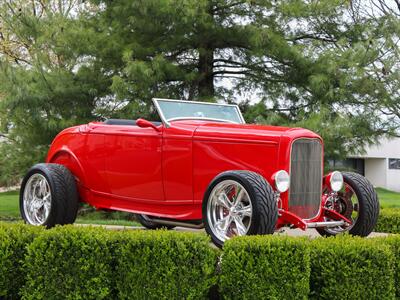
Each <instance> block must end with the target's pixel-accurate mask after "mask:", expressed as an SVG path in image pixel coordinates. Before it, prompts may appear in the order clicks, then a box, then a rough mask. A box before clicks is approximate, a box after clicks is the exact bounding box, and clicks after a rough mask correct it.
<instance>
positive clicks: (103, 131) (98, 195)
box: [46, 120, 347, 229]
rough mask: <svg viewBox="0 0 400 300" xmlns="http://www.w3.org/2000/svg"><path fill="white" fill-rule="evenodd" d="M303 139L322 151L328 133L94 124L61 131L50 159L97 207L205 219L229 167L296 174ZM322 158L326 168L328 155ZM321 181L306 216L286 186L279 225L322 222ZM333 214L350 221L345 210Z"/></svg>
mask: <svg viewBox="0 0 400 300" xmlns="http://www.w3.org/2000/svg"><path fill="white" fill-rule="evenodd" d="M299 139H311V140H315V141H318V143H321V149H322V139H321V138H320V137H319V136H318V135H317V134H315V133H313V132H311V131H309V130H306V129H302V128H286V127H275V126H260V125H247V124H231V123H221V122H212V121H207V120H177V121H172V122H171V123H170V126H169V127H167V126H164V125H162V124H160V125H158V126H154V128H153V127H143V126H130V125H108V124H105V123H101V122H93V123H89V124H86V125H81V126H76V127H72V128H68V129H66V130H64V131H62V132H61V133H60V134H59V135H58V136H57V137H56V138H55V140H54V141H53V143H52V145H51V147H50V150H49V152H48V156H47V160H46V162H48V163H57V164H61V165H64V166H66V167H67V168H68V169H69V170H70V171H71V172H72V173H73V175H74V176H75V178H76V181H77V185H78V191H79V196H80V201H83V202H87V203H89V204H90V205H93V206H94V207H96V208H99V209H111V210H120V211H127V212H132V213H138V214H145V215H149V216H156V217H161V218H169V219H175V220H181V221H184V220H201V219H202V202H203V197H204V194H205V192H206V190H207V187H208V185H209V184H210V182H212V180H213V178H215V177H216V176H217V175H218V174H220V173H221V172H223V171H226V170H249V171H254V172H256V173H258V174H261V175H262V176H263V177H264V178H265V179H267V181H269V183H270V184H271V186H273V187H274V185H273V174H274V173H275V172H276V171H278V170H286V171H287V172H288V173H290V172H291V170H290V168H291V149H292V145H293V143H294V141H296V140H299ZM321 151H322V150H321ZM322 155H323V153H321V156H322ZM320 161H321V174H322V170H323V163H322V162H323V159H322V157H321V160H320ZM291 176H292V177H293V174H291ZM320 181H321V193H320V195H321V196H320V199H319V200H320V201H319V206H318V211H317V213H312V214H307V213H304V214H302V213H301V212H302V210H301V209H302V208H301V207H300V208H299V207H297V208H296V207H293V206H290V201H289V193H288V192H284V193H282V194H280V200H279V202H280V203H279V204H278V205H279V208H280V213H279V219H278V222H277V228H279V227H282V226H284V225H292V226H294V227H299V228H302V229H305V228H306V227H307V224H309V223H315V222H320V221H321V222H322V221H324V216H326V215H327V212H326V210H325V209H324V196H323V193H322V185H323V183H322V182H323V177H322V176H321V177H320ZM331 217H332V216H331ZM332 219H337V220H347V219H345V218H344V217H343V216H341V215H339V214H337V215H336V216H333V217H332Z"/></svg>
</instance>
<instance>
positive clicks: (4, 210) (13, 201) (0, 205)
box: [0, 191, 20, 220]
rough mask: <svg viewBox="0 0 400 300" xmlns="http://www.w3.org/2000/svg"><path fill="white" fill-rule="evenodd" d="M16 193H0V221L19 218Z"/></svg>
mask: <svg viewBox="0 0 400 300" xmlns="http://www.w3.org/2000/svg"><path fill="white" fill-rule="evenodd" d="M18 195H19V192H18V191H13V192H5V193H0V220H4V219H15V218H19V217H20V214H19V203H18V202H19V201H18Z"/></svg>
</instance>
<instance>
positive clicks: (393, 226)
mask: <svg viewBox="0 0 400 300" xmlns="http://www.w3.org/2000/svg"><path fill="white" fill-rule="evenodd" d="M375 231H377V232H387V233H400V209H399V208H383V209H381V210H380V213H379V219H378V223H377V224H376V227H375Z"/></svg>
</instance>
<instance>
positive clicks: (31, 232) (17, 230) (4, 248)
mask: <svg viewBox="0 0 400 300" xmlns="http://www.w3.org/2000/svg"><path fill="white" fill-rule="evenodd" d="M41 231H42V228H39V227H34V226H26V225H23V224H12V225H10V224H8V225H6V224H5V223H0V298H2V297H6V296H7V298H13V299H15V298H18V294H19V290H20V288H21V287H22V286H23V285H24V283H25V271H24V269H23V260H24V257H25V254H26V252H27V246H28V245H29V244H30V243H31V242H32V241H33V239H34V238H35V237H36V236H37V235H38V234H39V233H40V232H41Z"/></svg>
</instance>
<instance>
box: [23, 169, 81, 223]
mask: <svg viewBox="0 0 400 300" xmlns="http://www.w3.org/2000/svg"><path fill="white" fill-rule="evenodd" d="M78 199H79V197H78V191H77V188H76V182H75V178H74V176H73V175H72V174H71V172H70V171H69V170H68V169H67V168H66V167H64V166H62V165H58V164H44V163H43V164H37V165H35V166H33V167H32V168H31V169H30V170H29V171H28V173H27V174H26V175H25V177H24V179H23V181H22V184H21V191H20V200H19V201H20V212H21V216H22V219H23V220H24V221H25V222H26V223H27V224H31V225H43V226H46V227H47V228H51V227H53V226H55V225H57V224H60V225H64V224H72V223H74V222H75V219H76V216H77V213H78V202H79V201H78Z"/></svg>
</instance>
